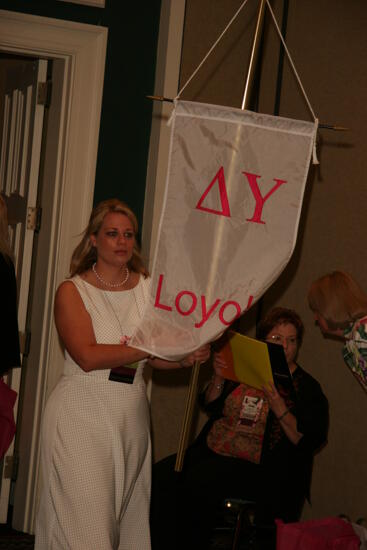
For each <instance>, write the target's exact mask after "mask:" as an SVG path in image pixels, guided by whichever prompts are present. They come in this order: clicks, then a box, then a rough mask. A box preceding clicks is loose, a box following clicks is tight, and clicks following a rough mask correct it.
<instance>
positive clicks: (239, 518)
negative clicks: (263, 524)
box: [224, 498, 255, 550]
mask: <svg viewBox="0 0 367 550" xmlns="http://www.w3.org/2000/svg"><path fill="white" fill-rule="evenodd" d="M254 506H255V502H254V501H253V500H246V499H242V498H226V499H225V501H224V508H225V510H226V511H227V512H229V513H234V514H235V522H234V527H233V537H232V546H231V550H238V549H239V544H240V539H241V533H243V534H244V533H247V535H251V533H252V531H253V513H254Z"/></svg>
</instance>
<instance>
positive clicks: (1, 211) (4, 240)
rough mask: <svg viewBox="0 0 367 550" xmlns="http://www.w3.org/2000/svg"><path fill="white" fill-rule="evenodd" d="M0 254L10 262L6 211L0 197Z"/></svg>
mask: <svg viewBox="0 0 367 550" xmlns="http://www.w3.org/2000/svg"><path fill="white" fill-rule="evenodd" d="M0 254H2V255H3V256H4V258H5V259H6V260H7V261H11V260H12V258H13V253H12V250H11V248H10V241H9V229H8V210H7V208H6V203H5V200H4V198H3V197H2V196H1V195H0Z"/></svg>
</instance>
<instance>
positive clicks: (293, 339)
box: [266, 334, 298, 346]
mask: <svg viewBox="0 0 367 550" xmlns="http://www.w3.org/2000/svg"><path fill="white" fill-rule="evenodd" d="M266 340H267V341H268V342H272V343H273V344H279V345H281V346H282V345H283V344H284V343H286V344H287V345H288V346H289V345H290V346H296V345H297V342H298V339H297V336H288V337H287V336H281V335H280V334H272V336H269V337H268V338H267V339H266Z"/></svg>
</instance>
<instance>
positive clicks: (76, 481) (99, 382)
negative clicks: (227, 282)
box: [35, 199, 210, 550]
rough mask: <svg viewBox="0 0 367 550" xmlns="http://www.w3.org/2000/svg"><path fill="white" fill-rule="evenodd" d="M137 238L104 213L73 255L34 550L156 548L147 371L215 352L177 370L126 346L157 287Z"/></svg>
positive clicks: (107, 209)
mask: <svg viewBox="0 0 367 550" xmlns="http://www.w3.org/2000/svg"><path fill="white" fill-rule="evenodd" d="M137 230H138V227H137V220H136V217H135V215H134V214H133V212H132V211H131V210H130V209H129V208H128V207H127V206H126V205H125V204H124V203H122V202H121V201H119V200H117V199H111V200H107V201H104V202H102V203H100V204H99V205H98V206H96V208H95V209H94V210H93V212H92V214H91V217H90V220H89V224H88V227H87V229H86V230H85V232H84V235H83V238H82V240H81V242H80V244H79V245H78V246H77V247H76V249H75V250H74V253H73V255H72V259H71V268H70V272H71V278H70V279H68V280H66V281H64V282H63V283H62V284H61V285H60V286H59V288H58V290H57V293H56V298H55V322H56V327H57V330H58V333H59V335H60V339H61V342H62V344H63V345H64V347H65V363H64V373H63V376H62V377H61V379H60V381H59V382H58V384H57V386H56V388H55V389H54V390H53V392H52V393H51V395H50V397H49V399H48V402H47V405H46V408H45V412H44V416H43V426H42V451H41V452H42V475H43V492H42V496H41V502H40V509H39V513H38V519H37V526H36V543H35V549H36V550H50V549H51V548H52V549H54V550H65V549H66V548H68V549H69V550H91V549H98V550H131V549H132V548H134V549H135V550H149V548H150V534H149V521H148V517H149V498H150V484H151V479H150V477H151V476H150V472H151V446H150V422H149V408H148V403H147V397H146V388H145V383H144V380H143V368H144V364H145V362H146V361H148V362H149V363H150V364H151V365H152V366H153V367H156V368H180V367H188V366H191V365H192V364H193V363H194V362H195V361H200V362H203V361H205V360H206V359H207V358H208V356H209V353H210V351H209V346H206V347H204V348H202V349H200V350H198V351H197V352H195V353H193V354H191V355H190V356H188V357H187V358H185V359H184V360H182V361H181V362H177V363H173V362H168V361H163V360H161V359H158V358H153V357H148V354H147V353H146V352H143V351H141V350H138V349H136V348H132V347H129V346H128V342H129V338H130V336H131V335H132V333H133V331H134V329H135V327H136V326H137V324H138V323H139V320H140V318H141V316H142V313H143V309H144V305H145V301H146V298H147V295H148V285H149V278H148V273H147V270H146V269H145V267H144V265H143V262H142V260H141V257H140V254H139V250H138V246H137V241H136V234H137Z"/></svg>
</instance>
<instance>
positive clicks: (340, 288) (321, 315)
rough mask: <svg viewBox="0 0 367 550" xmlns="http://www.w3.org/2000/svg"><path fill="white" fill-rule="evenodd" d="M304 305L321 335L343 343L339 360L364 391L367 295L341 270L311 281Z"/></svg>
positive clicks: (366, 388) (366, 349)
mask: <svg viewBox="0 0 367 550" xmlns="http://www.w3.org/2000/svg"><path fill="white" fill-rule="evenodd" d="M308 303H309V305H310V308H311V310H312V311H313V313H314V315H315V320H316V322H317V323H318V325H319V327H320V330H321V332H323V333H324V334H326V335H328V334H329V335H332V336H336V337H339V338H341V339H342V340H344V342H345V344H344V347H343V357H344V362H345V363H346V365H347V366H348V367H349V368H350V369H351V371H352V373H353V374H354V376H355V377H356V378H357V380H358V382H359V383H360V384H361V385H362V387H363V389H364V390H365V391H367V295H366V293H365V292H364V291H363V290H362V289H361V287H360V286H359V285H358V283H357V282H356V281H355V280H354V279H353V278H352V277H351V276H350V275H349V274H348V273H345V272H344V271H333V272H332V273H328V274H327V275H324V276H323V277H320V279H317V280H316V281H314V282H313V283H312V285H311V287H310V290H309V292H308Z"/></svg>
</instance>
